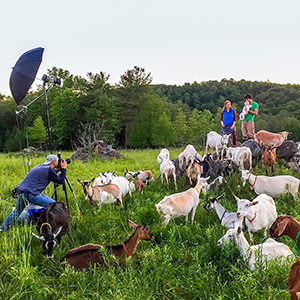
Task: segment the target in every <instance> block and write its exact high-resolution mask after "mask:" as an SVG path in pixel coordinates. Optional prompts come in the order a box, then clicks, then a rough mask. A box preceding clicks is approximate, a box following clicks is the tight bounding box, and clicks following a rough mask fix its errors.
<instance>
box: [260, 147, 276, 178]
mask: <svg viewBox="0 0 300 300" xmlns="http://www.w3.org/2000/svg"><path fill="white" fill-rule="evenodd" d="M262 161H263V163H264V165H265V169H266V175H267V176H268V175H269V172H268V169H269V167H271V170H272V175H273V176H274V175H275V173H274V172H275V164H276V151H275V147H270V146H269V147H265V150H264V153H263V156H262Z"/></svg>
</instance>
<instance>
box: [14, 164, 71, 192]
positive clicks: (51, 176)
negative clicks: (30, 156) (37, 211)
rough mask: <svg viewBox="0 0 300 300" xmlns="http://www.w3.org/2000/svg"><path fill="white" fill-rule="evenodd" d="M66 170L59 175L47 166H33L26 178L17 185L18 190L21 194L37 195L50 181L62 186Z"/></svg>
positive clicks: (62, 170)
mask: <svg viewBox="0 0 300 300" xmlns="http://www.w3.org/2000/svg"><path fill="white" fill-rule="evenodd" d="M66 173H67V170H66V169H61V172H60V175H59V176H58V175H57V174H56V172H55V171H54V170H53V169H52V168H50V167H49V166H48V165H44V164H39V165H37V166H35V167H34V168H33V169H32V170H31V171H30V172H29V173H28V174H27V176H26V177H25V178H24V179H23V180H22V182H21V183H20V184H19V185H18V187H17V188H18V189H19V190H20V191H21V192H23V193H28V192H29V193H31V194H33V195H35V196H36V195H39V194H40V193H41V192H42V191H43V190H44V189H45V188H46V187H47V186H48V184H49V183H50V182H51V181H52V182H55V183H58V184H62V183H63V182H64V180H65V178H66Z"/></svg>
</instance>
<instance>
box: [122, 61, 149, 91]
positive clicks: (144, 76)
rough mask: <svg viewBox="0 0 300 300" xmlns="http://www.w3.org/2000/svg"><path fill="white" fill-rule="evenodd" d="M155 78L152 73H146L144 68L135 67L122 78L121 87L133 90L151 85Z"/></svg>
mask: <svg viewBox="0 0 300 300" xmlns="http://www.w3.org/2000/svg"><path fill="white" fill-rule="evenodd" d="M152 80H153V78H152V77H151V73H150V72H149V73H146V72H145V69H144V68H140V67H137V66H134V67H133V69H132V70H127V71H126V72H125V74H123V75H122V76H121V79H120V81H119V85H120V86H121V87H124V88H132V87H138V86H144V85H149V84H151V82H152Z"/></svg>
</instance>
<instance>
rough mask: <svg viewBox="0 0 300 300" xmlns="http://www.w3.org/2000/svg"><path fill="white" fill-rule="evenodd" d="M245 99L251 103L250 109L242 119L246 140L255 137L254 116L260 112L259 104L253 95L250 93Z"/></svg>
mask: <svg viewBox="0 0 300 300" xmlns="http://www.w3.org/2000/svg"><path fill="white" fill-rule="evenodd" d="M244 99H245V101H248V102H249V103H250V105H251V108H250V110H249V111H248V113H247V114H246V116H245V118H244V120H243V121H242V134H243V140H244V141H246V140H248V139H254V135H255V127H254V117H255V116H256V115H257V114H258V104H257V103H256V102H255V101H253V99H252V95H251V94H250V93H248V94H246V95H245V97H244Z"/></svg>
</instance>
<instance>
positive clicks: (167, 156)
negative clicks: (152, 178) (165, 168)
mask: <svg viewBox="0 0 300 300" xmlns="http://www.w3.org/2000/svg"><path fill="white" fill-rule="evenodd" d="M164 158H165V159H168V160H169V159H170V152H169V150H168V149H166V148H164V149H161V150H160V153H159V154H158V156H157V162H158V163H159V164H161V163H162V162H163V159H164Z"/></svg>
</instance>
